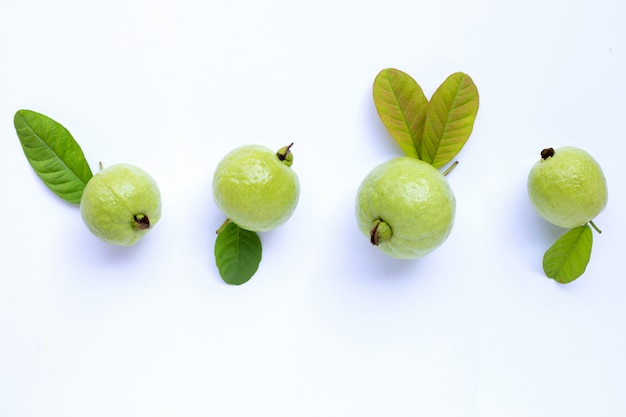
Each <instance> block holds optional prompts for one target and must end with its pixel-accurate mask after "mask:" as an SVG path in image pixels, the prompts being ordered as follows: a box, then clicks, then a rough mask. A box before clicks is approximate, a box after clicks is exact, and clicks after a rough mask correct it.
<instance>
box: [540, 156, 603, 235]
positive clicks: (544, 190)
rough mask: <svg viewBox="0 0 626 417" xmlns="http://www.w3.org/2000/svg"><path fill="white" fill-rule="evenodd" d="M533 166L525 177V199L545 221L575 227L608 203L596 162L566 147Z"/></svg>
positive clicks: (600, 171)
mask: <svg viewBox="0 0 626 417" xmlns="http://www.w3.org/2000/svg"><path fill="white" fill-rule="evenodd" d="M549 150H551V151H552V152H553V153H554V154H553V155H552V156H549V157H547V158H546V159H544V158H543V157H542V158H541V159H540V160H539V161H538V162H537V163H535V165H534V166H533V167H532V169H531V170H530V173H529V175H528V196H529V198H530V201H531V202H532V204H533V206H534V207H535V209H536V210H537V212H538V213H539V214H540V215H541V216H542V217H543V218H544V219H546V220H547V221H549V222H550V223H552V224H555V225H557V226H560V227H564V228H574V227H578V226H581V225H583V224H585V223H587V222H589V221H590V220H593V219H594V218H595V217H596V216H597V215H598V214H600V212H601V211H602V210H604V208H605V207H606V204H607V201H608V191H607V184H606V179H605V177H604V173H603V172H602V168H600V165H599V164H598V163H597V162H596V160H595V159H593V157H592V156H591V155H589V154H588V153H587V152H585V151H584V150H582V149H579V148H576V147H573V146H565V147H561V148H558V149H556V150H554V149H552V148H548V149H546V150H544V152H545V151H549Z"/></svg>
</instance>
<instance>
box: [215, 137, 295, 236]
mask: <svg viewBox="0 0 626 417" xmlns="http://www.w3.org/2000/svg"><path fill="white" fill-rule="evenodd" d="M281 150H284V151H285V152H286V153H287V155H282V156H281V155H278V154H277V152H275V151H272V150H271V149H269V148H267V147H265V146H262V145H244V146H240V147H238V148H235V149H233V150H232V151H230V152H229V153H228V154H226V156H224V158H223V159H222V160H221V161H220V162H219V164H218V165H217V167H216V169H215V173H214V174H213V199H214V200H215V204H216V205H217V207H218V208H219V209H220V210H221V212H222V213H224V215H225V216H226V217H228V219H230V221H232V222H234V223H235V224H237V225H238V226H239V227H241V228H243V229H246V230H250V231H253V232H266V231H269V230H272V229H275V228H276V227H278V226H280V225H282V224H283V223H285V222H286V221H287V220H288V219H289V218H290V217H291V215H292V214H293V213H294V211H295V209H296V206H297V204H298V199H299V197H300V183H299V181H298V176H297V175H296V173H295V172H294V171H293V169H291V167H290V165H291V163H292V161H293V156H292V154H291V153H290V151H289V149H288V147H285V148H281ZM279 153H280V151H279ZM281 158H282V159H281Z"/></svg>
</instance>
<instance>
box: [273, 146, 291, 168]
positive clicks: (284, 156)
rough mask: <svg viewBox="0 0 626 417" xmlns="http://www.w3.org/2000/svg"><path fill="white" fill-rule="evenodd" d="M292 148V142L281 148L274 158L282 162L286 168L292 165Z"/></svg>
mask: <svg viewBox="0 0 626 417" xmlns="http://www.w3.org/2000/svg"><path fill="white" fill-rule="evenodd" d="M292 146H293V142H291V143H290V144H289V145H287V146H283V147H282V148H280V149H279V150H278V151H277V152H276V156H277V157H278V159H279V160H280V161H282V162H284V163H285V164H286V165H287V166H288V167H290V166H291V164H293V153H291V147H292Z"/></svg>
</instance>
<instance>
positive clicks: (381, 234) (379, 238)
mask: <svg viewBox="0 0 626 417" xmlns="http://www.w3.org/2000/svg"><path fill="white" fill-rule="evenodd" d="M392 234H393V233H392V232H391V227H389V225H388V224H387V223H385V222H384V221H383V220H382V219H376V220H374V223H373V224H372V229H371V231H370V243H371V244H372V245H374V246H378V245H380V244H381V243H383V242H386V241H387V240H389V239H391V236H392Z"/></svg>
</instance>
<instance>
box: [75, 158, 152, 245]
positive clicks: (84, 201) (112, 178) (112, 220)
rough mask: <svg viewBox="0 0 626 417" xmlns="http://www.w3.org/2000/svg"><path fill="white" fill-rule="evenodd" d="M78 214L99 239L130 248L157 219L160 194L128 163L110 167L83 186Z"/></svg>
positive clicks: (143, 172)
mask: <svg viewBox="0 0 626 417" xmlns="http://www.w3.org/2000/svg"><path fill="white" fill-rule="evenodd" d="M80 213H81V215H82V218H83V221H84V222H85V225H86V226H87V228H88V229H89V230H90V231H91V232H92V233H93V234H94V235H96V236H97V237H98V238H100V239H101V240H103V241H105V242H107V243H110V244H113V245H120V246H131V245H134V244H135V243H137V241H139V239H141V238H142V237H143V236H144V235H145V234H146V233H148V231H149V230H150V229H152V228H153V227H154V226H155V225H156V224H157V222H158V221H159V219H160V218H161V194H160V192H159V188H158V186H157V184H156V182H155V181H154V179H153V178H152V177H151V176H150V175H149V174H148V173H147V172H145V171H144V170H142V169H140V168H138V167H136V166H134V165H130V164H117V165H111V166H110V167H108V168H105V169H102V170H101V171H99V172H98V173H96V174H95V175H94V176H93V177H92V178H91V179H90V180H89V182H88V183H87V185H86V186H85V189H84V190H83V194H82V196H81V200H80Z"/></svg>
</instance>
